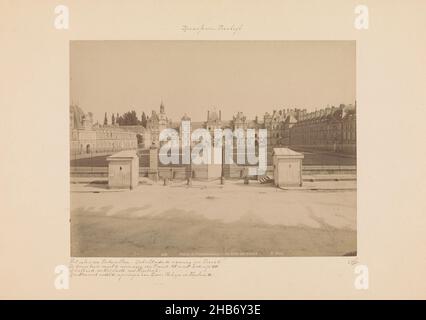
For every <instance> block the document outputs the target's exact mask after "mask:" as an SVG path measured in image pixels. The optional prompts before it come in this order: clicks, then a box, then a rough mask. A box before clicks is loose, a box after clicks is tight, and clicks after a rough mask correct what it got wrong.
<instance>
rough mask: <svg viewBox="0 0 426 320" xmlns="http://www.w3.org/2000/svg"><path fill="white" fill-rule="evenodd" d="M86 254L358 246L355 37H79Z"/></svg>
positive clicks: (81, 221)
mask: <svg viewBox="0 0 426 320" xmlns="http://www.w3.org/2000/svg"><path fill="white" fill-rule="evenodd" d="M69 47H70V79H69V80H70V102H69V103H70V105H69V146H70V150H69V154H70V207H71V208H70V228H71V230H70V231H71V241H70V244H71V248H70V251H71V256H72V257H312V256H316V257H321V256H356V255H357V143H356V141H357V139H356V134H357V133H356V127H357V126H356V122H357V121H356V108H357V106H356V42H355V41H70V42H69Z"/></svg>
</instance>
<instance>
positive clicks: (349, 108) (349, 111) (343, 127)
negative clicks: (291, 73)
mask: <svg viewBox="0 0 426 320" xmlns="http://www.w3.org/2000/svg"><path fill="white" fill-rule="evenodd" d="M285 142H287V143H288V145H289V146H296V147H302V148H307V149H318V150H325V151H335V152H345V153H351V154H355V153H356V107H355V106H353V105H343V104H342V105H340V106H339V107H338V108H336V107H331V108H326V109H322V110H319V111H314V112H310V113H303V114H301V115H300V116H299V119H297V122H296V123H294V124H293V126H292V127H291V129H289V131H288V140H287V141H285Z"/></svg>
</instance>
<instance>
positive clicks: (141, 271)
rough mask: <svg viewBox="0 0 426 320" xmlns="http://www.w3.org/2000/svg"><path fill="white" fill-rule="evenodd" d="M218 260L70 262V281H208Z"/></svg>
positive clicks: (84, 259)
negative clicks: (132, 279)
mask: <svg viewBox="0 0 426 320" xmlns="http://www.w3.org/2000/svg"><path fill="white" fill-rule="evenodd" d="M220 263H221V259H217V258H200V259H194V258H191V259H188V258H184V259H181V258H176V259H172V258H146V259H145V258H144V259H134V258H132V259H130V258H72V259H71V262H70V275H71V277H119V278H124V277H125V278H136V277H174V278H177V277H211V276H212V275H213V274H214V272H215V271H216V270H217V269H218V268H219V265H220Z"/></svg>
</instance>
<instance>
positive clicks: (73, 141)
mask: <svg viewBox="0 0 426 320" xmlns="http://www.w3.org/2000/svg"><path fill="white" fill-rule="evenodd" d="M136 148H137V139H136V134H135V133H134V132H130V131H127V130H125V129H123V128H120V127H118V126H113V127H101V126H99V125H94V124H93V115H92V114H91V113H90V112H89V113H85V112H84V111H83V110H82V109H81V108H80V107H79V106H77V105H71V106H70V152H71V157H72V158H83V157H91V156H94V155H98V154H111V153H114V152H117V151H121V150H132V149H136Z"/></svg>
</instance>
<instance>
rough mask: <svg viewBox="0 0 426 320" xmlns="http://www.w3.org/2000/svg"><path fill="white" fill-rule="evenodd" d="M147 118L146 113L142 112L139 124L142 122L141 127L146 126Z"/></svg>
mask: <svg viewBox="0 0 426 320" xmlns="http://www.w3.org/2000/svg"><path fill="white" fill-rule="evenodd" d="M147 122H148V121H147V119H146V114H145V112H142V118H141V124H142V127H144V128H146V124H147Z"/></svg>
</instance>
